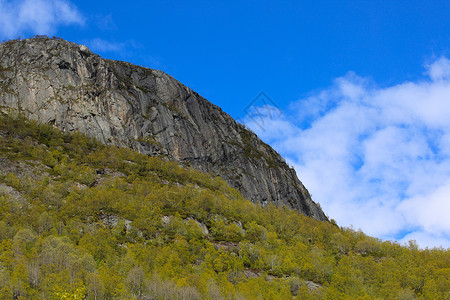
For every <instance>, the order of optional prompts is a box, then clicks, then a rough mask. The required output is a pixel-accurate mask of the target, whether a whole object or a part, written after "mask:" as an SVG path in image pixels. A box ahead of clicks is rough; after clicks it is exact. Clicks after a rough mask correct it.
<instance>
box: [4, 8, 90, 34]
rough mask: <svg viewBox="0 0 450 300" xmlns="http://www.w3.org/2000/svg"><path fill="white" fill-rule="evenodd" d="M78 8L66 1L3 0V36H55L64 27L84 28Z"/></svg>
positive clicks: (83, 20)
mask: <svg viewBox="0 0 450 300" xmlns="http://www.w3.org/2000/svg"><path fill="white" fill-rule="evenodd" d="M84 23H85V19H84V17H83V16H82V15H81V13H80V12H79V10H78V9H77V7H76V6H75V5H74V4H72V3H71V2H69V1H64V0H22V1H6V0H0V36H1V37H2V38H15V37H18V36H19V35H21V34H27V33H33V34H46V35H53V34H55V33H56V31H57V28H58V27H59V26H61V25H72V24H74V25H83V24H84Z"/></svg>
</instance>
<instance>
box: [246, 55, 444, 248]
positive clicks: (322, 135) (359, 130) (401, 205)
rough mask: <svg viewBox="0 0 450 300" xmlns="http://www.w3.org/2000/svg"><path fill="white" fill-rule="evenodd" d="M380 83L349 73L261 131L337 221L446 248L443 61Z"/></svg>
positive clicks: (384, 235) (379, 234)
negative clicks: (411, 77)
mask: <svg viewBox="0 0 450 300" xmlns="http://www.w3.org/2000/svg"><path fill="white" fill-rule="evenodd" d="M426 70H427V73H426V74H427V77H426V78H423V79H421V80H420V81H417V82H404V83H402V84H399V85H395V86H391V87H387V88H378V87H376V86H375V84H374V83H373V82H370V81H369V80H366V79H364V78H360V77H358V76H357V75H355V74H353V73H349V74H348V75H347V76H344V77H342V78H338V79H336V80H335V82H334V85H333V86H332V87H330V88H329V89H326V90H323V91H319V92H317V93H315V94H314V95H312V96H311V97H308V98H305V99H301V100H299V101H297V102H295V103H293V104H292V105H291V110H290V111H289V112H284V114H283V115H282V117H280V118H273V117H272V118H268V119H267V120H266V121H265V124H268V125H267V126H265V128H264V130H262V129H261V128H260V126H256V124H254V123H253V121H252V119H247V120H246V125H247V126H249V127H250V128H252V129H254V131H255V132H256V133H257V134H258V135H259V136H260V137H262V139H263V140H265V141H267V142H268V143H270V144H272V145H273V146H274V147H275V148H276V149H277V150H279V151H280V152H281V153H282V154H283V155H284V156H285V157H286V158H287V160H288V162H290V163H291V164H292V165H293V166H294V167H295V168H296V170H297V172H298V174H299V177H300V179H301V180H302V181H303V182H304V183H305V185H306V186H307V187H308V189H309V190H310V191H311V192H312V195H313V198H314V199H315V200H316V201H318V202H320V203H321V205H322V207H323V208H324V210H325V212H326V213H327V214H328V215H329V216H330V217H331V218H334V219H336V220H337V222H338V223H339V224H340V225H343V226H350V225H353V226H354V227H356V228H361V229H363V231H364V232H366V233H368V234H371V235H374V236H377V237H380V238H384V239H396V240H398V241H400V242H405V241H406V240H407V239H416V240H417V242H418V243H419V245H421V246H430V247H431V246H440V245H442V246H444V247H450V218H449V217H448V212H449V211H450V117H449V114H450V60H448V59H447V58H445V57H442V58H439V59H437V60H435V61H434V62H433V63H431V64H429V65H427V66H426Z"/></svg>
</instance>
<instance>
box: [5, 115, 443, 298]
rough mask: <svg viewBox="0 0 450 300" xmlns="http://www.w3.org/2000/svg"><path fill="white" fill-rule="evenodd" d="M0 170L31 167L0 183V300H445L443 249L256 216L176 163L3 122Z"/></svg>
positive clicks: (300, 219) (265, 211)
mask: <svg viewBox="0 0 450 300" xmlns="http://www.w3.org/2000/svg"><path fill="white" fill-rule="evenodd" d="M0 159H2V161H3V163H5V162H7V161H14V162H16V163H25V164H27V163H30V164H31V165H30V167H29V170H28V171H27V172H19V171H14V169H11V170H10V171H8V172H4V173H2V174H3V175H1V176H0V184H1V185H2V186H3V187H7V188H2V189H0V298H2V299H294V298H295V299H414V298H424V299H448V298H449V296H450V294H449V293H450V292H449V291H450V253H449V251H448V250H445V249H425V250H420V249H418V247H417V245H416V244H415V243H414V242H410V243H409V244H408V245H404V246H402V245H399V244H397V243H395V242H388V241H385V242H383V241H380V240H378V239H375V238H371V237H369V236H367V235H365V234H364V233H362V232H361V231H355V230H352V229H349V228H339V227H338V226H336V225H335V224H333V223H332V222H331V223H330V222H321V221H317V220H314V219H312V218H308V217H306V216H304V215H302V214H300V213H299V212H297V211H294V210H289V209H286V208H277V207H275V206H273V205H268V206H266V207H264V208H262V207H259V206H257V205H254V204H252V203H250V202H249V201H247V200H246V199H244V198H243V197H242V196H241V195H240V193H239V192H238V191H236V190H235V189H233V188H231V187H229V186H228V185H227V184H226V183H225V182H224V181H223V180H222V179H220V178H218V177H215V176H212V175H211V174H206V173H201V172H198V171H194V170H188V169H185V168H182V167H180V166H179V165H178V164H177V163H175V162H168V161H164V160H161V159H159V158H155V157H147V156H145V155H142V154H139V153H136V152H134V151H132V150H129V149H122V148H117V147H112V146H105V145H102V144H101V143H99V142H97V141H95V140H92V139H89V138H87V137H86V136H85V135H82V134H79V133H74V134H63V133H61V132H60V131H58V130H56V129H54V128H53V127H52V126H49V125H39V124H38V123H36V122H33V121H28V120H26V119H24V118H23V117H21V116H19V117H17V118H11V117H9V116H6V115H1V116H0ZM40 169H41V170H40ZM39 170H40V171H41V172H40V173H39ZM42 170H44V171H45V172H42ZM35 173H36V174H35ZM38 173H39V174H38ZM113 174H114V175H113ZM17 195H20V197H18V196H17ZM19 198H20V201H19V200H18V199H19Z"/></svg>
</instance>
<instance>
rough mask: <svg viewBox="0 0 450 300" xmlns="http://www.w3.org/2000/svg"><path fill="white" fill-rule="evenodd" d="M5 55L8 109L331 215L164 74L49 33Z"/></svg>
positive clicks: (262, 151) (254, 144) (265, 150)
mask: <svg viewBox="0 0 450 300" xmlns="http://www.w3.org/2000/svg"><path fill="white" fill-rule="evenodd" d="M0 57H1V61H0V108H1V109H2V111H4V112H15V113H17V112H20V113H22V114H23V115H24V116H25V117H27V118H29V119H33V120H37V121H38V122H40V123H44V124H52V125H54V126H55V127H57V128H59V129H61V130H62V131H63V132H74V131H80V132H83V133H86V134H87V135H88V136H90V137H93V138H95V139H97V140H99V141H100V142H102V143H105V144H110V145H116V146H120V147H129V148H132V149H135V150H137V151H139V152H140V153H142V154H146V155H149V156H161V157H164V158H166V159H168V160H171V161H176V162H178V163H179V164H181V165H184V166H186V167H193V168H194V169H197V170H200V171H204V172H209V173H211V174H214V175H218V176H220V177H222V178H223V179H224V180H225V181H226V182H227V183H228V184H229V185H231V186H232V187H234V188H236V189H238V190H239V191H240V192H241V193H242V195H243V196H244V197H246V198H248V199H250V200H251V201H253V202H255V203H259V204H261V205H263V206H265V205H268V204H270V203H273V204H276V205H282V206H287V207H289V208H293V209H297V210H298V211H300V212H302V213H303V214H305V215H307V216H310V217H313V218H315V219H318V220H327V217H326V216H325V214H324V213H323V211H322V210H321V208H320V206H319V205H318V204H316V203H315V202H314V201H313V200H312V199H311V196H310V194H309V193H308V190H307V189H306V188H305V187H304V186H303V184H302V183H301V182H300V180H299V179H298V178H297V175H296V173H295V171H294V169H292V168H290V167H289V166H288V165H287V164H286V163H285V161H284V159H283V158H282V157H281V156H280V155H279V154H278V153H277V152H276V151H274V150H273V149H272V148H271V147H270V146H268V145H267V144H265V143H264V142H262V141H261V140H260V139H259V138H258V137H257V136H256V135H255V134H254V133H253V132H251V131H249V130H248V129H246V128H245V127H244V126H243V125H241V124H238V123H237V122H235V121H234V120H233V119H232V118H231V117H230V116H229V115H227V114H226V113H225V112H223V111H222V110H221V109H220V108H219V107H217V106H216V105H214V104H212V103H210V102H209V101H207V100H205V99H204V98H202V97H201V96H200V95H198V94H197V93H196V92H194V91H192V90H191V89H190V88H188V87H186V86H184V85H183V84H181V83H180V82H178V81H177V80H175V79H174V78H172V77H171V76H169V75H167V74H165V73H164V72H161V71H158V70H152V69H148V68H143V67H139V66H135V65H132V64H130V63H126V62H121V61H113V60H108V59H103V58H101V57H100V56H99V55H96V54H94V53H92V52H91V51H90V50H89V49H88V48H87V47H86V46H84V45H77V44H75V43H71V42H67V41H64V40H60V39H50V38H43V37H41V38H33V39H25V40H13V41H8V42H4V43H2V44H0Z"/></svg>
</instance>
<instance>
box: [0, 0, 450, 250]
mask: <svg viewBox="0 0 450 300" xmlns="http://www.w3.org/2000/svg"><path fill="white" fill-rule="evenodd" d="M449 15H450V2H449V1H414V0H412V1H314V3H313V1H128V2H124V1H120V2H119V1H67V0H21V1H10V0H9V1H6V0H0V39H9V38H16V37H18V36H22V37H29V36H32V35H34V34H47V35H50V36H52V35H56V36H59V37H62V38H64V39H66V40H69V41H73V42H76V43H82V44H85V45H87V46H88V47H90V48H91V50H93V51H94V52H97V53H99V54H100V55H102V56H103V57H106V58H111V59H117V60H125V61H130V62H132V63H135V64H138V65H144V66H147V67H151V68H156V69H160V70H163V71H165V72H167V73H168V74H170V75H172V76H173V77H175V78H176V79H178V80H180V81H181V82H183V83H184V84H186V85H188V86H189V87H191V88H193V89H194V90H196V91H197V92H198V93H199V94H201V95H202V96H204V97H205V98H207V99H208V100H210V101H211V102H213V103H214V104H217V105H219V106H220V107H222V108H223V109H224V110H225V111H226V112H227V113H229V114H230V115H231V116H232V117H234V118H236V119H239V120H240V121H241V122H244V123H246V124H247V125H248V126H250V127H251V128H252V129H253V130H254V131H255V132H257V133H258V134H259V135H260V136H261V137H262V138H263V140H265V141H267V142H269V143H270V144H271V145H273V146H274V147H275V148H276V149H277V150H278V151H279V152H281V153H282V154H283V155H284V156H285V157H286V158H287V160H288V161H289V162H290V163H291V164H292V165H293V166H295V167H296V169H297V172H298V174H299V177H300V179H301V180H302V181H303V182H304V183H305V185H306V186H307V187H308V189H309V190H310V191H311V192H312V194H313V198H314V200H316V201H318V202H320V203H321V205H322V207H323V208H324V210H325V212H326V213H327V214H328V215H329V216H330V217H331V218H335V219H336V220H337V221H338V223H339V224H340V225H342V226H350V225H353V226H354V227H355V228H362V229H363V231H365V232H367V233H369V234H372V235H374V236H377V237H380V238H383V239H396V240H398V241H400V242H404V241H406V240H407V239H409V238H414V239H416V240H417V241H418V242H419V244H420V245H421V246H423V247H424V246H438V245H443V246H445V247H450V221H447V219H450V217H449V216H450V214H449V213H448V211H449V210H445V209H443V208H449V207H448V205H449V202H450V199H449V200H447V199H448V198H450V196H449V197H448V198H447V195H450V188H449V189H447V187H450V146H449V145H450V138H449V137H450V126H449V124H448V123H449V122H447V121H446V119H447V115H450V106H449V101H450V100H449V99H450V93H449V92H448V90H449V84H450V83H449V82H450V78H449V77H450V76H449V74H450V62H449V60H448V59H447V58H448V57H450V22H449V21H448V16H449ZM261 91H264V92H265V93H266V94H267V95H268V96H269V97H270V99H271V102H270V103H267V102H264V101H262V102H261V101H259V102H258V101H256V102H254V105H255V106H258V105H260V106H261V107H260V108H259V109H258V108H256V107H255V109H257V112H258V114H259V115H260V116H259V117H258V118H254V117H253V118H252V115H250V116H249V115H248V110H247V111H245V109H246V107H247V106H248V104H249V103H252V101H253V100H254V98H255V97H256V96H257V95H258V94H259V93H260V92H261ZM261 109H262V110H261ZM261 111H262V112H263V113H262V114H261ZM274 111H279V112H280V113H279V114H273V113H268V112H274ZM264 112H266V113H264ZM447 191H448V193H447ZM424 203H427V206H426V207H422V206H423V204H424ZM418 207H420V209H418ZM430 207H431V208H432V209H429V208H430ZM348 208H350V209H348ZM349 212H351V213H349ZM358 216H359V217H358ZM433 220H434V221H433Z"/></svg>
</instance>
